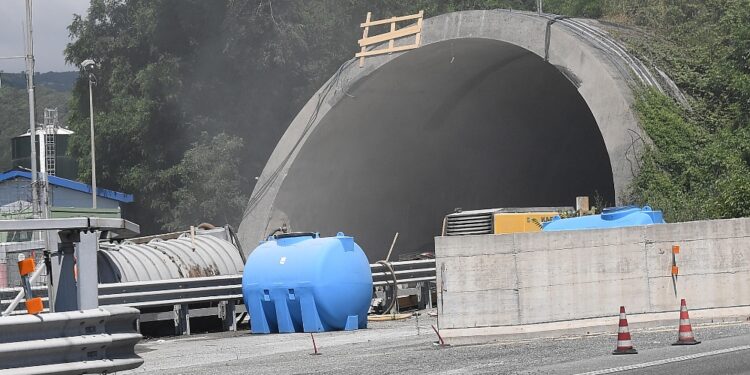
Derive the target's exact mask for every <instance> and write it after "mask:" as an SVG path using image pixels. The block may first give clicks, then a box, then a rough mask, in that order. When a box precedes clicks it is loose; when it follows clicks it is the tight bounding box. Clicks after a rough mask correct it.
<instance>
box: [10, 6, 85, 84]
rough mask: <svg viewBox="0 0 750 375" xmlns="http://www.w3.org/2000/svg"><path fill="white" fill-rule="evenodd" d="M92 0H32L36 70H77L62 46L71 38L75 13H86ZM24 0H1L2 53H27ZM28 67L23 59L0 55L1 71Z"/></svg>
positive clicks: (13, 54) (12, 70)
mask: <svg viewBox="0 0 750 375" xmlns="http://www.w3.org/2000/svg"><path fill="white" fill-rule="evenodd" d="M88 6H89V0H33V3H32V9H33V31H34V58H35V60H36V67H35V70H36V71H37V72H41V73H44V72H49V71H53V72H60V71H70V70H77V68H76V67H73V66H70V65H66V64H65V57H64V55H63V50H64V49H65V46H66V45H67V44H68V42H70V39H69V36H68V29H67V27H68V25H69V24H70V22H71V21H72V20H73V14H74V13H75V14H81V15H83V14H85V13H86V10H87V9H88ZM25 15H26V6H25V0H0V57H5V56H19V55H23V54H24V44H23V40H24V37H23V27H24V24H25ZM24 69H25V65H24V61H23V59H17V60H4V59H0V71H4V72H13V73H17V72H20V71H22V70H24Z"/></svg>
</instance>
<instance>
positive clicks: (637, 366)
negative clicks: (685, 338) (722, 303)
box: [578, 345, 750, 375]
mask: <svg viewBox="0 0 750 375" xmlns="http://www.w3.org/2000/svg"><path fill="white" fill-rule="evenodd" d="M748 349H750V345H744V346H736V347H734V348H728V349H721V350H714V351H710V352H703V353H696V354H690V355H683V356H681V357H674V358H667V359H660V360H658V361H651V362H644V363H638V364H635V365H629V366H620V367H613V368H608V369H604V370H597V371H591V372H585V373H582V374H578V375H601V374H612V373H615V372H621V371H628V370H637V369H642V368H646V367H651V366H660V365H665V364H668V363H675V362H682V361H687V360H691V359H696V358H702V357H709V356H712V355H719V354H726V353H732V352H738V351H740V350H748Z"/></svg>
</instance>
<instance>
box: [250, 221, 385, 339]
mask: <svg viewBox="0 0 750 375" xmlns="http://www.w3.org/2000/svg"><path fill="white" fill-rule="evenodd" d="M242 295H243V297H244V298H245V306H247V310H248V311H249V312H250V325H251V330H252V332H253V333H276V332H281V333H291V332H322V331H333V330H342V329H343V330H347V331H350V330H355V329H359V328H367V310H368V309H369V307H370V299H371V297H372V272H371V271H370V262H369V261H368V260H367V256H366V255H365V253H364V252H363V251H362V249H361V248H360V247H359V246H358V245H357V244H356V243H355V242H354V238H352V237H348V236H345V235H344V234H343V233H338V234H337V235H336V236H335V237H326V238H320V236H319V235H318V234H317V233H289V234H281V235H277V236H272V237H269V238H268V240H267V241H265V242H261V244H260V245H259V246H258V247H257V248H255V250H253V252H252V253H250V256H249V257H248V258H247V263H246V264H245V270H244V273H243V274H242Z"/></svg>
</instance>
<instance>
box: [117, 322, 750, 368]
mask: <svg viewBox="0 0 750 375" xmlns="http://www.w3.org/2000/svg"><path fill="white" fill-rule="evenodd" d="M432 324H435V321H434V318H429V317H427V316H424V315H423V316H422V317H420V318H419V332H417V327H418V325H417V321H416V319H413V318H412V319H410V320H406V321H400V322H376V323H372V322H371V323H370V328H369V329H367V330H361V331H356V332H329V333H321V334H316V335H315V340H316V342H317V344H318V346H319V347H320V352H321V353H322V354H321V355H318V356H313V355H310V353H312V351H313V348H312V342H311V340H310V335H309V334H285V335H251V334H249V333H248V332H247V331H241V332H235V333H212V334H204V335H194V336H191V337H182V338H174V339H163V340H148V341H144V342H142V343H140V344H139V345H138V346H137V351H138V352H139V353H140V355H141V356H142V357H143V358H144V359H145V361H146V362H145V364H144V365H143V366H142V367H140V368H139V369H137V370H134V371H131V372H126V373H127V374H136V373H148V374H152V373H158V374H160V375H169V374H201V375H211V374H222V375H226V374H247V373H254V374H308V373H316V374H373V373H378V374H499V373H501V374H581V373H590V374H591V375H594V374H607V373H621V374H657V373H658V374H665V373H667V374H672V373H674V374H712V373H715V374H744V373H748V374H750V321H747V322H736V323H722V324H702V325H697V324H694V327H693V328H694V329H695V333H696V336H697V337H698V339H699V340H702V341H703V343H701V344H700V345H695V346H672V345H671V343H672V342H673V341H674V340H675V339H676V336H677V327H671V326H670V327H662V328H652V329H643V330H641V329H638V328H637V327H634V326H633V325H631V333H632V335H633V343H634V345H635V346H636V348H637V349H638V351H639V354H637V355H629V356H613V355H611V352H612V349H614V346H615V341H616V337H615V335H614V334H606V335H586V336H571V337H564V338H558V339H533V340H520V341H511V342H503V343H492V344H484V345H468V346H457V347H446V348H440V347H438V346H437V345H435V344H434V341H436V336H435V334H434V333H433V332H432V330H431V328H430V326H431V325H432ZM616 329H617V327H613V331H615V330H616Z"/></svg>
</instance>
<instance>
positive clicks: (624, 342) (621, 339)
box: [612, 306, 638, 354]
mask: <svg viewBox="0 0 750 375" xmlns="http://www.w3.org/2000/svg"><path fill="white" fill-rule="evenodd" d="M612 354H638V351H637V350H635V348H633V343H632V342H631V341H630V330H628V318H627V317H626V316H625V306H620V324H619V327H618V329H617V347H616V348H615V351H613V352H612Z"/></svg>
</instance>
